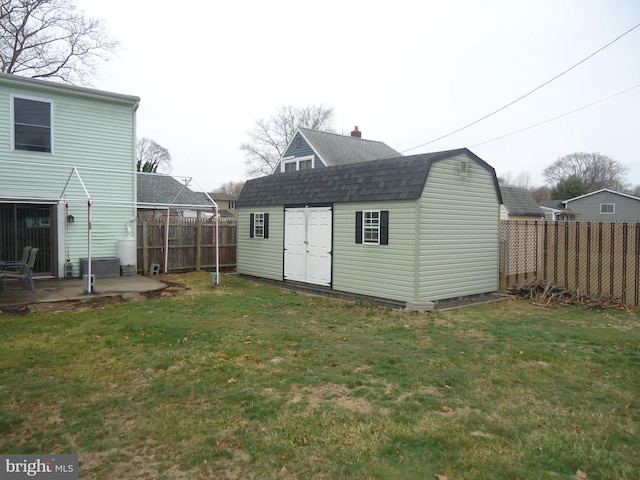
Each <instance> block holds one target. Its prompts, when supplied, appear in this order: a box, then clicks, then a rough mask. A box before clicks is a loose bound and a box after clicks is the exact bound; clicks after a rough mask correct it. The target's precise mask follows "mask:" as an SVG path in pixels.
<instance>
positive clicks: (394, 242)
mask: <svg viewBox="0 0 640 480" xmlns="http://www.w3.org/2000/svg"><path fill="white" fill-rule="evenodd" d="M500 203H501V198H500V189H499V187H498V181H497V178H496V175H495V171H494V169H493V168H492V167H491V166H489V165H488V164H487V163H486V162H484V161H483V160H482V159H480V158H479V157H477V156H476V155H475V154H473V153H472V152H470V151H469V150H467V149H459V150H452V151H447V152H439V153H431V154H423V155H414V156H409V157H399V158H392V159H385V160H376V161H368V162H361V163H353V164H346V165H339V166H335V167H327V168H321V169H315V170H311V171H300V172H289V173H282V174H278V175H268V176H265V177H262V178H258V179H254V180H249V181H248V182H247V183H246V184H245V186H244V188H243V190H242V193H241V194H240V197H239V198H238V240H237V242H238V251H237V270H238V273H240V274H244V275H249V276H255V277H262V278H266V279H272V280H279V281H285V282H302V283H305V284H312V285H318V286H322V287H325V288H330V289H331V290H334V291H337V292H346V293H352V294H359V295H366V296H370V297H376V298H382V299H388V300H392V301H396V302H402V303H404V304H405V305H406V307H407V308H408V309H412V310H429V309H432V308H433V306H434V302H436V301H438V300H442V299H448V298H456V297H461V296H465V295H473V294H480V293H486V292H492V291H496V290H497V289H498V246H499V240H498V230H499V210H500Z"/></svg>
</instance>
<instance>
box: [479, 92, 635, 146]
mask: <svg viewBox="0 0 640 480" xmlns="http://www.w3.org/2000/svg"><path fill="white" fill-rule="evenodd" d="M638 87H640V83H638V84H637V85H634V86H633V87H630V88H627V89H626V90H623V91H621V92H618V93H614V94H613V95H609V96H608V97H606V98H601V99H600V100H597V101H595V102H592V103H590V104H588V105H584V106H582V107H579V108H576V109H575V110H571V111H569V112H566V113H563V114H560V115H556V116H555V117H552V118H549V119H547V120H544V121H542V122H539V123H536V124H534V125H529V126H528V127H525V128H521V129H520V130H516V131H514V132H511V133H507V134H505V135H501V136H499V137H496V138H492V139H491V140H487V141H486V142H481V143H476V144H475V145H472V146H471V147H470V148H475V147H479V146H480V145H486V144H487V143H491V142H496V141H498V140H502V139H503V138H506V137H510V136H511V135H516V134H517V133H521V132H524V131H526V130H530V129H532V128H535V127H539V126H540V125H544V124H545V123H549V122H552V121H554V120H557V119H559V118H562V117H566V116H567V115H571V114H572V113H576V112H579V111H580V110H584V109H585V108H589V107H593V106H594V105H597V104H599V103H602V102H605V101H607V100H611V99H612V98H614V97H617V96H619V95H622V94H624V93H627V92H629V91H631V90H633V89H634V88H638Z"/></svg>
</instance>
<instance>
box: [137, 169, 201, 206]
mask: <svg viewBox="0 0 640 480" xmlns="http://www.w3.org/2000/svg"><path fill="white" fill-rule="evenodd" d="M136 178H137V186H138V195H137V198H138V204H142V205H144V204H147V205H146V206H164V207H165V208H166V207H168V206H175V207H191V208H196V207H199V206H201V207H203V208H211V207H213V204H212V203H211V202H210V201H209V200H208V199H207V198H204V197H203V196H201V195H199V194H198V193H196V192H193V191H192V190H189V188H187V187H186V186H185V185H184V184H182V183H180V182H179V181H178V180H176V179H175V178H173V177H171V176H169V175H162V174H154V173H142V172H140V173H138V174H137V175H136Z"/></svg>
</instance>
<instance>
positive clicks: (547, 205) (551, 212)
mask: <svg viewBox="0 0 640 480" xmlns="http://www.w3.org/2000/svg"><path fill="white" fill-rule="evenodd" d="M563 202H564V200H542V201H540V203H539V206H540V208H541V209H542V211H543V212H544V218H545V220H549V221H551V222H572V221H575V220H576V214H575V212H572V211H571V210H568V209H567V208H566V207H565V204H564V203H563Z"/></svg>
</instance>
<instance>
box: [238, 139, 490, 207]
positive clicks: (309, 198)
mask: <svg viewBox="0 0 640 480" xmlns="http://www.w3.org/2000/svg"><path fill="white" fill-rule="evenodd" d="M458 155H467V156H468V157H470V158H471V159H474V160H476V161H478V162H479V163H480V165H482V166H483V167H484V168H486V169H487V170H489V171H490V172H491V174H492V175H493V179H494V183H495V187H496V194H497V195H498V197H499V198H500V189H499V188H498V180H497V178H496V175H495V170H494V169H493V167H491V166H490V165H489V164H487V163H486V162H485V161H484V160H482V159H481V158H479V157H478V156H476V155H475V154H474V153H472V152H471V151H469V150H468V149H466V148H461V149H458V150H449V151H446V152H437V153H426V154H421V155H412V156H409V157H396V158H390V159H383V160H374V161H369V162H361V163H353V164H347V165H338V166H335V167H327V168H318V169H312V170H301V171H297V172H286V173H280V174H278V175H267V176H266V177H261V178H256V179H253V180H249V181H247V182H246V183H245V185H244V188H243V189H242V193H240V197H239V198H238V206H239V207H246V206H267V205H296V204H312V203H315V204H318V203H325V204H326V203H334V202H336V203H338V202H367V201H384V200H411V199H417V198H419V197H420V196H421V195H422V191H423V190H424V186H425V183H426V181H427V177H428V175H429V170H430V168H431V165H432V164H433V163H434V162H436V161H438V160H444V159H447V158H451V157H455V156H458Z"/></svg>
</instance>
